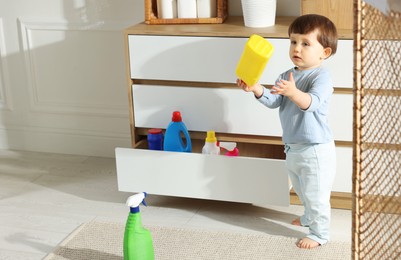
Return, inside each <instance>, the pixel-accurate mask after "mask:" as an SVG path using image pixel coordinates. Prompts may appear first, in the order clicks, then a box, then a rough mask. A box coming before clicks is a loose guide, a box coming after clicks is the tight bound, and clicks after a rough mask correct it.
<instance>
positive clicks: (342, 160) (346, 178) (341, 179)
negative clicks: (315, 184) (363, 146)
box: [332, 147, 352, 193]
mask: <svg viewBox="0 0 401 260" xmlns="http://www.w3.org/2000/svg"><path fill="white" fill-rule="evenodd" d="M336 153H337V171H336V177H335V178H334V183H333V189H332V190H333V191H336V192H349V193H351V192H352V148H351V147H336Z"/></svg>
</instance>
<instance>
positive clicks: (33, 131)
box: [0, 127, 131, 157]
mask: <svg viewBox="0 0 401 260" xmlns="http://www.w3.org/2000/svg"><path fill="white" fill-rule="evenodd" d="M130 145H131V138H130V135H129V134H118V133H107V132H99V131H97V132H90V131H75V130H74V131H71V130H66V129H47V128H40V129H39V128H32V127H13V128H8V129H4V128H3V129H0V149H13V150H24V151H36V152H48V153H61V154H76V155H86V156H100V157H114V156H115V148H116V147H130Z"/></svg>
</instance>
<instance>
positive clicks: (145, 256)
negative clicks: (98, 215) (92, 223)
mask: <svg viewBox="0 0 401 260" xmlns="http://www.w3.org/2000/svg"><path fill="white" fill-rule="evenodd" d="M145 197H146V193H145V192H142V193H138V194H135V195H132V196H130V197H129V198H128V199H127V203H126V204H127V206H129V207H130V213H129V215H128V219H127V223H126V225H125V232H124V260H153V259H154V258H155V256H154V249H153V242H152V236H151V235H150V232H149V230H147V229H146V228H144V227H143V226H142V219H141V212H140V211H139V204H141V203H142V204H143V205H145V206H146V202H145Z"/></svg>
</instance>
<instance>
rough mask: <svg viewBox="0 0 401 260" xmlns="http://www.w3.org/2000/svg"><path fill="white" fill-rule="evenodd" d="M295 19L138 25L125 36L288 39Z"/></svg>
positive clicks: (342, 34) (348, 34)
mask: <svg viewBox="0 0 401 260" xmlns="http://www.w3.org/2000/svg"><path fill="white" fill-rule="evenodd" d="M294 19H295V17H290V16H278V17H276V23H275V25H274V26H270V27H265V28H250V27H245V25H244V21H243V18H242V17H241V16H229V17H228V18H227V19H226V21H225V22H224V23H222V24H162V25H153V24H152V25H148V24H145V23H139V24H136V25H134V26H131V27H129V28H127V29H126V30H125V34H126V35H130V34H136V35H165V36H210V37H213V36H214V37H217V36H219V37H249V36H251V35H252V34H259V35H261V36H263V37H268V38H288V34H287V30H288V26H289V25H290V23H291V22H292V21H293V20H294ZM338 36H339V39H353V33H352V30H345V29H339V30H338Z"/></svg>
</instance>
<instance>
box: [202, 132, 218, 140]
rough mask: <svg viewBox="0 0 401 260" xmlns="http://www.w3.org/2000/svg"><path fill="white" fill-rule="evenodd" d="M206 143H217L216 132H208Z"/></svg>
mask: <svg viewBox="0 0 401 260" xmlns="http://www.w3.org/2000/svg"><path fill="white" fill-rule="evenodd" d="M205 141H206V142H208V143H215V142H217V139H216V134H215V132H214V131H207V135H206V140H205Z"/></svg>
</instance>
